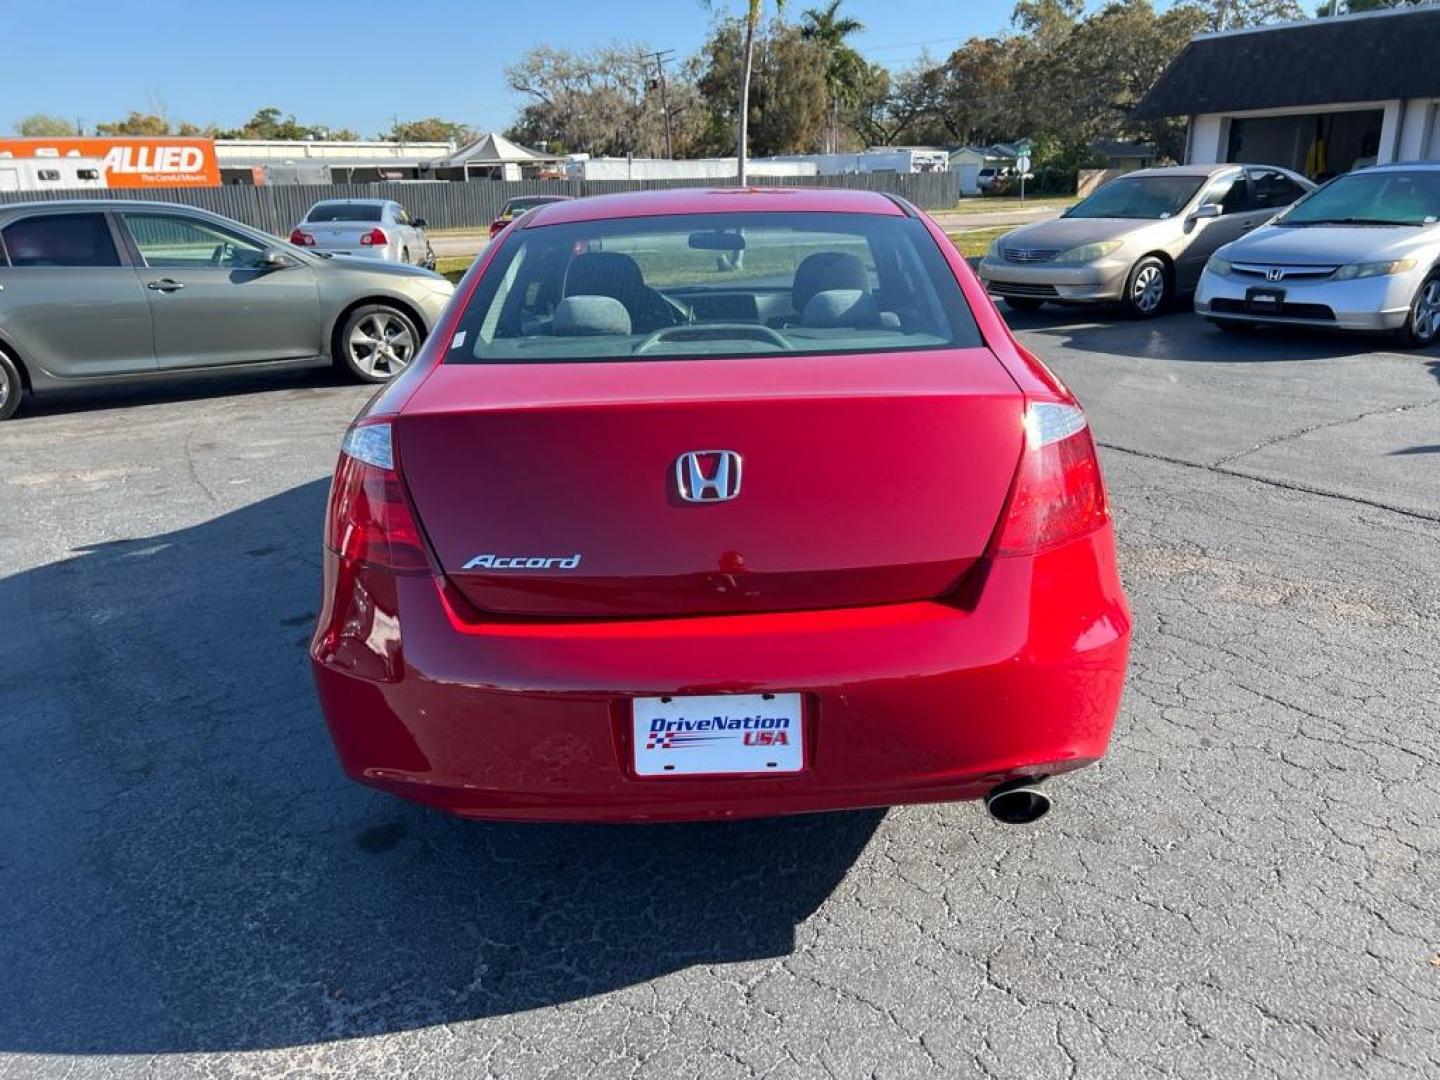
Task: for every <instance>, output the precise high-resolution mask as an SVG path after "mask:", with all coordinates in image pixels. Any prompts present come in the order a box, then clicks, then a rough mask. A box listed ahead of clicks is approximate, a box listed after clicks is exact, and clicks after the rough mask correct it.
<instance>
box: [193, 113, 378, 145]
mask: <svg viewBox="0 0 1440 1080" xmlns="http://www.w3.org/2000/svg"><path fill="white" fill-rule="evenodd" d="M346 134H350V135H353V134H354V133H353V132H347V133H346ZM329 135H330V130H329V129H328V128H325V127H321V126H318V125H311V124H302V123H300V122H299V121H297V120H296V119H295V117H294V115H293V114H291V115H289V116H286V115H284V114H283V113H281V112H280V110H279V109H277V108H276V107H275V106H273V105H267V106H265V107H264V108H263V109H256V110H255V115H254V116H252V117H250V119H249V120H247V121H245V124H244V126H243V127H239V128H231V129H229V130H228V131H220V132H216V138H219V139H286V140H296V139H324V138H327V137H329Z"/></svg>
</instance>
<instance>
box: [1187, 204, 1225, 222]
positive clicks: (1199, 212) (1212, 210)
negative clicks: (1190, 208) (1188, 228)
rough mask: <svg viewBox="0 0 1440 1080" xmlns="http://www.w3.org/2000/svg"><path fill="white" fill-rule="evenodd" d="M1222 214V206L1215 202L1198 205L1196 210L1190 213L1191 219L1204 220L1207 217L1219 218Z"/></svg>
mask: <svg viewBox="0 0 1440 1080" xmlns="http://www.w3.org/2000/svg"><path fill="white" fill-rule="evenodd" d="M1219 216H1220V207H1219V206H1218V205H1217V204H1215V203H1206V204H1205V205H1204V206H1197V207H1196V208H1195V212H1194V213H1193V214H1191V215H1190V220H1191V221H1202V220H1204V219H1205V218H1217V217H1219Z"/></svg>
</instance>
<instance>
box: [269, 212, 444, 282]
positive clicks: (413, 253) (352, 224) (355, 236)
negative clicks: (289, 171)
mask: <svg viewBox="0 0 1440 1080" xmlns="http://www.w3.org/2000/svg"><path fill="white" fill-rule="evenodd" d="M290 242H291V243H292V244H294V245H295V246H296V247H304V248H312V249H313V250H315V251H323V252H326V253H328V254H330V255H353V256H358V257H360V258H362V259H379V260H381V261H382V262H401V263H412V264H414V265H415V266H423V267H425V269H427V270H433V269H435V252H434V250H432V249H431V247H430V237H429V235H428V234H427V233H426V231H425V219H424V218H412V217H411V216H410V211H408V210H406V209H405V207H403V206H401V205H400V204H399V203H398V202H395V201H394V200H393V199H326V200H324V201H323V202H318V203H316V204H315V205H314V206H312V207H311V208H310V209H309V210H308V211H307V212H306V214H305V217H304V218H303V219H302V220H301V222H300V224H299V225H296V226H295V228H294V229H293V230H291V232H290Z"/></svg>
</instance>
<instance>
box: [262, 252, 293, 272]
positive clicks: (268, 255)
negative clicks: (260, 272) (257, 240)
mask: <svg viewBox="0 0 1440 1080" xmlns="http://www.w3.org/2000/svg"><path fill="white" fill-rule="evenodd" d="M260 265H261V266H263V267H265V268H266V269H267V270H284V269H286V268H288V267H291V266H294V265H295V258H294V256H292V255H289V254H287V253H286V252H283V251H281V250H280V249H279V248H273V247H272V248H266V249H265V251H264V252H263V253H262V254H261V256H260Z"/></svg>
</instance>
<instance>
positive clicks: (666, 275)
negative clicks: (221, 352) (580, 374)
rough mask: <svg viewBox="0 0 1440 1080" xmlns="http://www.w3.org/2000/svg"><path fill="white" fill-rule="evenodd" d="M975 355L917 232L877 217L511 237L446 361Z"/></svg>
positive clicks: (638, 223)
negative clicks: (950, 350) (953, 350)
mask: <svg viewBox="0 0 1440 1080" xmlns="http://www.w3.org/2000/svg"><path fill="white" fill-rule="evenodd" d="M980 343H981V338H980V334H979V330H978V329H977V328H976V325H975V320H974V317H973V316H972V315H971V313H970V309H969V307H968V306H967V305H966V303H965V299H964V296H963V294H962V293H961V291H960V287H959V284H958V282H957V281H956V279H955V275H954V273H953V271H952V270H951V269H950V266H949V264H948V263H947V262H946V260H945V257H944V255H943V254H942V253H941V251H940V248H939V247H938V246H937V245H936V243H935V241H934V239H933V238H932V237H931V235H930V233H929V232H928V230H926V228H925V227H924V225H923V224H922V223H921V222H920V221H919V220H918V219H915V218H910V217H903V216H898V215H897V216H893V217H892V216H888V215H880V214H831V213H794V214H789V213H786V214H781V213H751V214H694V215H677V216H673V217H639V218H620V219H611V220H601V221H581V222H571V223H566V224H560V225H550V226H542V227H539V228H531V229H521V230H519V231H518V232H516V233H512V234H511V236H510V237H509V239H507V240H506V241H505V245H504V247H503V248H502V249H501V250H500V251H499V252H498V253H497V255H496V257H495V260H494V261H493V262H492V263H491V264H490V266H489V267H488V268H487V269H486V271H485V276H484V277H483V278H482V279H481V281H480V285H479V287H478V288H477V289H476V291H475V295H474V296H473V297H472V298H471V300H470V302H469V304H468V305H467V307H466V310H465V312H464V314H463V315H462V317H461V323H460V332H459V333H457V334H456V335H455V336H454V338H453V339H452V343H451V348H450V353H449V356H448V357H447V360H448V361H449V362H456V361H460V362H464V361H470V362H489V363H554V362H566V361H604V360H629V359H636V360H642V359H643V360H661V359H667V358H680V357H686V358H694V357H704V356H738V355H755V354H774V353H789V354H803V353H837V352H891V351H895V350H899V349H934V348H942V347H971V346H976V345H979V344H980Z"/></svg>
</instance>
